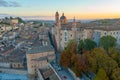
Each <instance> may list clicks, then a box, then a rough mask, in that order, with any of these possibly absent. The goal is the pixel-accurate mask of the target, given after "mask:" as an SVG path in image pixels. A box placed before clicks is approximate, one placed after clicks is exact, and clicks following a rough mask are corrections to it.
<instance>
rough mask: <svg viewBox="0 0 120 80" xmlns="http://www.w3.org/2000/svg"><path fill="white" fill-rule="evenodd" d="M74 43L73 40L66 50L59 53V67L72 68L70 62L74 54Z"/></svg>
mask: <svg viewBox="0 0 120 80" xmlns="http://www.w3.org/2000/svg"><path fill="white" fill-rule="evenodd" d="M76 46H77V44H76V42H75V41H74V40H71V41H70V42H69V43H68V45H67V47H66V49H65V50H64V51H63V52H62V53H61V56H60V65H61V66H64V67H66V68H68V67H70V68H71V67H72V66H73V65H72V64H73V62H72V60H71V59H72V57H73V55H75V54H76V52H77V51H76Z"/></svg>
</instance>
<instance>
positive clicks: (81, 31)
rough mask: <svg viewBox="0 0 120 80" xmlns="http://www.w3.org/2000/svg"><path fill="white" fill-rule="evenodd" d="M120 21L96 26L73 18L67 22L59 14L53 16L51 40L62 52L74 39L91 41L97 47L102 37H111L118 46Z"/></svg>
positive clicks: (119, 42) (64, 17)
mask: <svg viewBox="0 0 120 80" xmlns="http://www.w3.org/2000/svg"><path fill="white" fill-rule="evenodd" d="M119 22H120V21H117V22H115V23H113V24H107V25H106V24H102V25H101V24H98V23H95V22H90V23H81V22H76V19H75V17H74V19H73V22H68V20H67V18H66V16H64V13H63V14H62V16H61V17H59V13H58V12H56V14H55V24H54V26H53V28H52V34H53V38H54V39H55V41H56V47H57V50H58V51H62V50H63V49H64V48H65V47H66V45H67V43H68V42H69V40H71V39H75V40H76V41H77V42H79V41H80V40H84V39H92V40H94V41H95V42H96V43H97V45H99V40H100V38H101V37H102V36H107V35H111V36H113V37H115V38H116V39H117V43H118V44H120V24H119ZM99 23H100V22H99Z"/></svg>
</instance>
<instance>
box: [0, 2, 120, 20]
mask: <svg viewBox="0 0 120 80" xmlns="http://www.w3.org/2000/svg"><path fill="white" fill-rule="evenodd" d="M56 11H58V12H59V14H60V15H62V13H63V12H64V14H65V16H66V17H67V18H68V19H70V18H73V17H74V16H75V17H76V18H78V19H99V18H120V0H0V14H10V15H16V16H52V17H53V16H54V15H55V12H56Z"/></svg>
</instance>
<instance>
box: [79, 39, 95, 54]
mask: <svg viewBox="0 0 120 80" xmlns="http://www.w3.org/2000/svg"><path fill="white" fill-rule="evenodd" d="M95 47H96V43H95V42H94V41H93V40H91V39H85V40H80V42H79V44H78V53H80V54H82V53H83V50H88V51H89V50H92V49H94V48H95Z"/></svg>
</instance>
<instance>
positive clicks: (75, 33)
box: [73, 17, 77, 40]
mask: <svg viewBox="0 0 120 80" xmlns="http://www.w3.org/2000/svg"><path fill="white" fill-rule="evenodd" d="M73 32H74V39H75V40H76V38H77V28H76V21H75V17H74V19H73Z"/></svg>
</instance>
